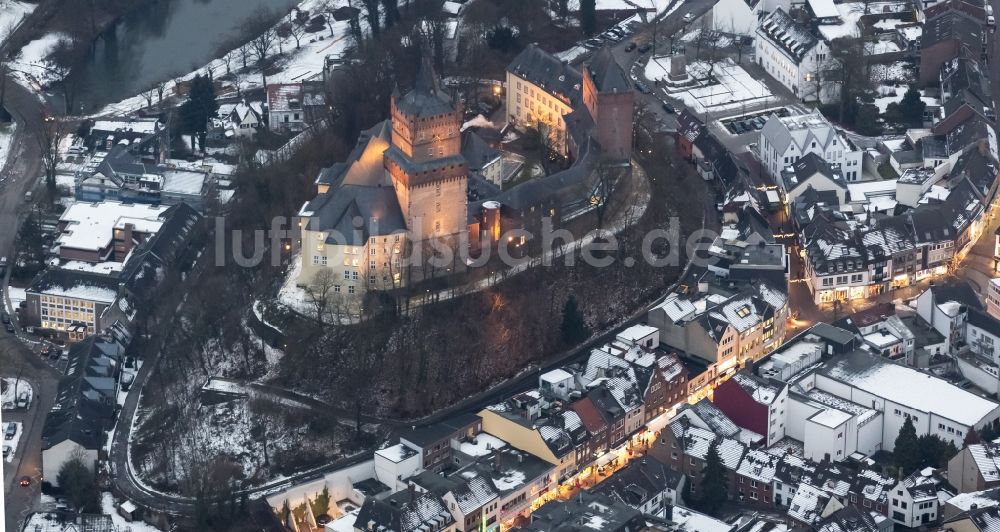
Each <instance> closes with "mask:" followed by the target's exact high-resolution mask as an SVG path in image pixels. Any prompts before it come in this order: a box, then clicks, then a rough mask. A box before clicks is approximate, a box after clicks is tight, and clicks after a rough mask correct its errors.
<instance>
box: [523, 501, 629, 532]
mask: <svg viewBox="0 0 1000 532" xmlns="http://www.w3.org/2000/svg"><path fill="white" fill-rule="evenodd" d="M643 526H645V520H644V518H643V516H642V514H641V513H640V512H639V511H638V510H636V509H635V508H633V507H632V506H629V505H627V504H625V503H622V502H620V501H617V500H615V499H613V498H611V497H608V496H607V495H603V494H594V493H587V492H582V493H581V494H580V496H579V497H574V498H572V499H569V500H567V501H558V500H557V501H552V502H549V503H547V504H544V505H542V506H541V507H540V508H538V509H537V510H535V511H534V512H532V513H531V517H530V520H529V523H528V524H527V525H525V526H523V527H518V528H514V529H513V530H514V531H515V532H549V531H554V530H586V529H588V528H590V529H594V528H596V529H600V530H603V531H608V532H633V531H638V530H641V529H642V527H643Z"/></svg>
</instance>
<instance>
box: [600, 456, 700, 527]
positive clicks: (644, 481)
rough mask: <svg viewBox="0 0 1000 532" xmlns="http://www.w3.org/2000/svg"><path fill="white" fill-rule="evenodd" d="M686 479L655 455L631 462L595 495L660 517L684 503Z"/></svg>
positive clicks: (605, 482)
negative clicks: (603, 496) (682, 496)
mask: <svg viewBox="0 0 1000 532" xmlns="http://www.w3.org/2000/svg"><path fill="white" fill-rule="evenodd" d="M683 486H684V476H683V475H681V474H680V473H678V472H676V471H673V470H671V469H670V468H669V467H668V466H667V464H664V463H663V462H661V461H659V460H657V459H656V458H655V457H652V456H644V457H642V458H637V459H634V460H632V461H630V462H629V463H628V464H627V465H626V466H625V467H624V468H622V469H619V470H618V471H615V472H614V474H612V475H611V476H610V477H608V478H606V479H605V480H604V481H602V482H601V483H600V484H598V485H597V487H595V488H594V489H592V490H591V492H592V493H598V494H601V495H606V496H608V497H610V498H612V499H614V500H618V501H621V502H623V503H625V504H627V505H629V506H631V507H632V508H635V509H636V510H639V511H640V512H641V513H643V514H644V515H659V514H661V513H662V512H663V510H664V509H665V508H667V507H668V506H676V505H677V504H679V503H681V502H682V499H681V494H682V493H683Z"/></svg>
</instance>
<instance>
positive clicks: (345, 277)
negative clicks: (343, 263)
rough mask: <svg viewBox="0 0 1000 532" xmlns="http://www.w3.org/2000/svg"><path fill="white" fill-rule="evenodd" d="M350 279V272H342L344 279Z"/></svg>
mask: <svg viewBox="0 0 1000 532" xmlns="http://www.w3.org/2000/svg"><path fill="white" fill-rule="evenodd" d="M350 278H351V271H350V270H344V279H350Z"/></svg>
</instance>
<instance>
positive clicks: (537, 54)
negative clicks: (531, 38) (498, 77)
mask: <svg viewBox="0 0 1000 532" xmlns="http://www.w3.org/2000/svg"><path fill="white" fill-rule="evenodd" d="M507 70H508V71H509V72H511V73H513V74H516V75H517V76H519V77H521V78H524V79H526V80H528V81H530V82H532V83H534V84H535V85H537V86H539V87H541V88H543V89H545V90H546V91H547V92H549V93H551V94H553V95H556V96H559V97H560V98H562V99H563V100H565V101H567V102H570V106H571V107H575V106H576V105H575V104H576V103H578V102H579V99H580V96H581V92H580V91H581V87H582V86H581V83H582V78H581V76H580V72H579V71H577V70H576V69H575V68H573V67H571V66H569V65H568V64H566V63H563V62H562V61H561V60H559V58H557V57H555V56H554V55H552V54H550V53H548V52H545V51H544V50H542V49H541V48H539V47H538V46H537V45H535V44H529V45H528V46H527V47H526V48H525V49H524V50H523V51H521V53H520V54H518V55H517V57H515V58H514V60H513V61H512V62H511V63H510V65H508V66H507Z"/></svg>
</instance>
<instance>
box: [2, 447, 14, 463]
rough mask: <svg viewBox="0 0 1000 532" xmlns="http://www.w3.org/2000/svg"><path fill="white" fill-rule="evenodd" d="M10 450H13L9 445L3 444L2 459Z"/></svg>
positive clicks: (8, 454)
mask: <svg viewBox="0 0 1000 532" xmlns="http://www.w3.org/2000/svg"><path fill="white" fill-rule="evenodd" d="M12 452H14V449H11V448H10V445H4V446H3V458H4V460H6V459H7V457H8V456H10V453H12Z"/></svg>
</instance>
